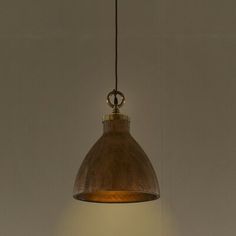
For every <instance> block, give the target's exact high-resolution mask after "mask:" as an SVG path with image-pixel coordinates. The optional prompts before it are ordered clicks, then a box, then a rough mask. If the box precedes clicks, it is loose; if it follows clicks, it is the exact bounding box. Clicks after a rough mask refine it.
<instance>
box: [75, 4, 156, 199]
mask: <svg viewBox="0 0 236 236" xmlns="http://www.w3.org/2000/svg"><path fill="white" fill-rule="evenodd" d="M117 10H118V4H117V0H115V89H114V90H113V91H111V92H110V93H109V94H108V95H107V103H108V105H109V106H110V107H111V108H113V112H112V113H111V114H109V115H105V116H104V118H103V135H102V136H101V137H100V138H99V139H98V141H97V142H96V143H95V144H94V145H93V147H92V148H91V149H90V151H89V152H88V154H87V155H86V157H85V159H84V160H83V162H82V164H81V166H80V168H79V171H78V174H77V176H76V179H75V183H74V192H73V197H74V198H75V199H77V200H82V201H88V202H97V203H132V202H144V201H151V200H155V199H158V198H159V197H160V190H159V184H158V180H157V177H156V174H155V171H154V168H153V167H152V164H151V162H150V160H149V159H148V157H147V155H146V154H145V152H144V151H143V149H142V148H141V147H140V145H139V144H138V143H137V142H136V141H135V139H134V138H133V137H132V136H131V134H130V130H129V129H130V119H129V117H128V116H126V115H124V114H121V113H120V111H119V110H120V108H121V107H122V105H123V104H124V103H125V96H124V94H123V93H122V92H120V91H118V89H117V87H118V86H117V85H118V73H117V64H118V63H117V62H118V50H117V49H118V40H117V39H118V14H117Z"/></svg>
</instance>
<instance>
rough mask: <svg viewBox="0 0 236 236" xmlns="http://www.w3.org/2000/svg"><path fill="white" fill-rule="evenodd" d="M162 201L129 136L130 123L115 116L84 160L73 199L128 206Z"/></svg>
mask: <svg viewBox="0 0 236 236" xmlns="http://www.w3.org/2000/svg"><path fill="white" fill-rule="evenodd" d="M159 197H160V192H159V185H158V181H157V178H156V175H155V171H154V169H153V167H152V165H151V163H150V161H149V159H148V157H147V155H146V154H145V152H144V151H143V150H142V148H141V147H140V146H139V144H138V143H137V142H136V141H135V140H134V138H133V137H132V136H131V135H130V133H129V121H128V119H125V116H123V115H120V114H116V115H112V116H109V118H108V119H107V120H105V121H104V133H103V135H102V137H101V138H100V139H99V140H98V141H97V142H96V143H95V144H94V146H93V147H92V148H91V150H90V151H89V153H88V154H87V156H86V157H85V159H84V161H83V163H82V165H81V167H80V169H79V172H78V174H77V177H76V180H75V185H74V198H75V199H78V200H83V201H89V202H103V203H126V202H127V203H128V202H143V201H150V200H155V199H157V198H159Z"/></svg>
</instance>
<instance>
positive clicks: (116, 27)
mask: <svg viewBox="0 0 236 236" xmlns="http://www.w3.org/2000/svg"><path fill="white" fill-rule="evenodd" d="M117 89H118V2H117V0H115V91H116V93H117V91H118V90H117Z"/></svg>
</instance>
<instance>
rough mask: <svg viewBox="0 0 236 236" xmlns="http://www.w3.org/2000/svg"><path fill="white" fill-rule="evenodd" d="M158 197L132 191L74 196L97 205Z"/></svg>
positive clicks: (100, 192) (143, 200)
mask: <svg viewBox="0 0 236 236" xmlns="http://www.w3.org/2000/svg"><path fill="white" fill-rule="evenodd" d="M159 197H160V195H157V194H154V193H153V194H152V193H144V192H133V191H98V192H91V193H80V194H76V195H74V198H75V199H77V200H82V201H88V202H98V203H131V202H145V201H151V200H155V199H158V198H159Z"/></svg>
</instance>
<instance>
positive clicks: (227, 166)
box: [0, 0, 236, 236]
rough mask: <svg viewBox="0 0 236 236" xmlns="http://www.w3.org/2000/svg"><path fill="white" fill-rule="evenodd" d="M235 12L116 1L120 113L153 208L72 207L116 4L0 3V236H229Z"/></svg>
mask: <svg viewBox="0 0 236 236" xmlns="http://www.w3.org/2000/svg"><path fill="white" fill-rule="evenodd" d="M235 8H236V3H235V1H233V0H225V1H218V0H198V1H196V0H179V1H176V0H158V1H155V0H150V1H131V0H128V1H127V0H126V1H120V12H119V15H120V17H121V19H120V41H119V42H120V51H119V52H120V63H119V75H120V89H121V90H122V91H124V92H125V94H126V97H127V103H126V106H125V107H124V109H123V112H125V113H127V114H129V115H130V117H131V119H132V133H133V135H134V136H135V138H136V139H137V140H138V141H139V143H140V144H141V145H142V146H143V148H144V149H145V150H146V152H147V154H148V155H149V157H150V159H151V161H152V162H153V164H154V166H155V168H156V170H157V172H158V177H159V180H160V185H161V193H162V196H161V200H159V201H156V202H153V203H144V204H133V205H118V206H117V205H96V204H86V203H81V202H76V201H74V200H72V197H71V193H72V186H73V181H74V177H75V174H76V172H77V169H78V167H79V165H80V163H81V161H82V159H83V157H84V155H85V154H86V152H87V151H88V150H89V148H90V147H91V145H92V144H93V143H94V142H95V140H96V139H97V138H98V137H99V136H100V134H101V130H102V127H101V117H102V115H103V114H104V113H108V112H109V108H108V107H107V106H106V103H105V96H106V94H107V92H109V91H110V90H111V89H112V88H113V64H114V63H113V52H114V51H113V1H108V0H106V1H105V0H102V1H97V0H93V1H92V0H77V1H75V0H59V1H55V0H41V1H30V0H21V1H18V0H12V1H9V0H2V1H1V3H0V103H1V106H0V235H1V236H16V235H17V236H42V235H43V236H72V235H73V236H74V235H80V236H132V235H134V236H144V235H145V236H159V235H161V236H199V235H201V236H222V235H223V236H234V235H236V226H235V219H236V203H235V199H236V188H235V182H236V181H235V179H236V158H235V153H236V145H235V140H236V125H235V120H236V108H235V99H236V93H235V90H236V66H235V61H236V27H235V25H236V14H235Z"/></svg>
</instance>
